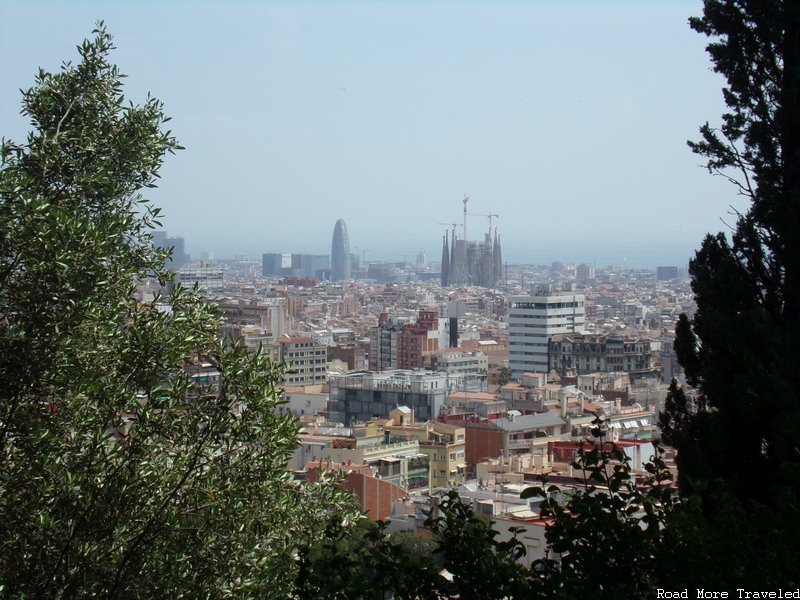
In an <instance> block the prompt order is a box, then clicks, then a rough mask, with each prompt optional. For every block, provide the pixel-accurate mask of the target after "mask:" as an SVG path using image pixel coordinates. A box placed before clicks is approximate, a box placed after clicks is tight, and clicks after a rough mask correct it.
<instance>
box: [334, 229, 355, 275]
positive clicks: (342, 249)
mask: <svg viewBox="0 0 800 600" xmlns="http://www.w3.org/2000/svg"><path fill="white" fill-rule="evenodd" d="M350 261H351V259H350V236H349V235H347V225H345V224H344V220H343V219H339V220H338V221H336V227H334V228H333V242H332V243H331V281H342V280H349V279H350Z"/></svg>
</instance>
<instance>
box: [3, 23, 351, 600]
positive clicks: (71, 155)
mask: <svg viewBox="0 0 800 600" xmlns="http://www.w3.org/2000/svg"><path fill="white" fill-rule="evenodd" d="M112 49H113V45H112V40H111V37H110V36H109V34H108V33H107V32H106V31H105V29H104V27H103V26H102V24H100V25H99V26H98V29H97V30H96V31H95V32H94V38H93V39H91V40H87V41H85V42H84V43H83V44H82V45H81V46H79V48H78V50H79V53H80V60H79V62H77V64H75V65H72V64H71V63H65V64H64V65H63V66H62V68H61V70H60V71H59V72H57V73H48V72H45V71H40V72H39V74H38V75H37V77H36V81H35V84H34V86H33V87H31V88H30V89H28V90H27V91H24V92H23V95H22V106H23V108H22V113H23V115H25V116H26V117H28V118H29V119H30V122H31V125H32V131H31V133H30V134H29V135H28V138H27V140H26V142H25V143H24V144H17V143H13V142H11V141H6V140H4V141H3V143H2V166H1V167H0V547H2V552H0V590H2V594H3V595H10V596H27V597H52V598H60V597H80V596H104V597H175V598H177V597H201V596H204V597H221V596H226V595H237V596H258V597H285V596H286V594H287V592H290V591H291V590H292V589H293V586H294V584H295V577H296V574H297V572H298V568H299V567H298V561H297V559H296V557H297V555H298V552H300V551H302V550H303V548H305V547H306V546H308V545H309V544H311V543H312V542H314V541H315V540H316V538H317V537H319V536H320V535H321V534H322V532H323V531H324V530H325V529H326V528H328V527H331V526H333V525H336V526H338V527H348V523H349V522H350V520H351V519H354V518H356V517H357V515H358V513H357V511H355V509H354V508H353V506H352V504H351V501H350V500H349V496H348V495H344V494H343V493H342V492H339V491H338V489H337V488H336V487H335V486H334V485H332V483H331V482H327V483H326V482H323V483H321V484H314V485H311V484H300V483H297V482H295V481H293V479H292V478H291V477H290V476H289V475H288V474H287V473H286V471H285V467H286V462H287V459H288V456H289V454H290V453H291V452H292V450H293V448H294V447H295V444H296V434H297V424H296V423H295V421H294V419H293V417H291V416H278V415H276V414H275V410H274V409H275V407H276V405H277V403H278V400H277V398H278V393H277V390H276V385H277V382H278V381H279V376H280V372H279V368H278V367H276V366H275V365H273V364H271V363H270V362H269V360H268V359H267V358H266V357H264V356H262V355H261V354H259V353H256V354H255V355H251V354H249V353H248V352H246V351H245V350H244V348H242V347H240V346H238V345H236V344H233V345H232V347H230V348H228V347H227V346H226V344H224V343H223V342H222V341H221V340H219V327H218V325H219V315H218V314H217V312H216V310H215V309H214V308H213V307H212V306H210V305H209V304H208V303H206V302H205V301H204V300H203V299H202V298H201V297H199V296H198V295H197V294H196V293H194V292H193V291H191V290H184V289H180V288H177V289H176V290H175V291H174V292H173V293H172V294H171V295H170V296H169V297H164V298H162V297H159V296H157V297H156V298H155V300H153V301H138V300H136V299H135V292H136V289H137V288H136V286H137V282H141V281H143V280H145V279H146V278H154V280H156V281H159V282H160V283H162V284H163V283H164V282H165V281H166V280H167V279H168V278H169V274H168V272H167V271H166V270H165V268H164V260H165V258H166V256H167V253H166V252H164V251H162V250H160V249H158V248H156V247H154V245H153V243H152V241H151V233H150V232H151V230H152V228H153V227H154V226H157V225H158V218H159V210H158V209H157V208H155V207H154V206H152V204H151V203H150V202H148V201H147V200H146V199H145V198H144V197H143V196H142V195H141V192H140V190H142V189H146V188H150V187H153V186H154V185H155V184H156V182H157V178H158V171H159V167H160V166H161V164H162V161H163V159H164V156H165V155H166V154H168V153H172V152H174V151H176V150H178V149H179V145H178V143H177V141H176V140H175V139H174V137H173V136H172V135H171V133H170V132H169V131H168V130H165V125H166V124H167V122H168V120H169V119H168V118H167V117H166V116H165V114H164V112H163V107H162V105H161V103H160V102H159V101H158V100H156V99H155V98H151V97H149V98H147V100H146V101H145V102H144V103H143V104H141V105H137V104H133V103H128V102H126V100H125V98H124V96H123V93H122V77H123V76H122V75H121V74H120V72H119V70H118V69H117V67H116V66H114V65H113V64H111V63H110V62H109V53H110V52H111V51H112ZM198 362H202V363H205V364H206V365H208V366H209V367H210V368H212V369H215V370H216V371H218V372H219V374H220V382H221V383H220V385H219V387H218V388H209V389H199V388H197V387H196V386H195V384H194V383H193V381H192V377H191V376H190V374H189V373H188V372H187V370H186V368H185V367H186V365H191V364H193V363H198ZM189 392H192V393H191V398H192V401H191V402H189V401H187V397H188V396H189V395H190V394H189ZM195 398H196V399H195Z"/></svg>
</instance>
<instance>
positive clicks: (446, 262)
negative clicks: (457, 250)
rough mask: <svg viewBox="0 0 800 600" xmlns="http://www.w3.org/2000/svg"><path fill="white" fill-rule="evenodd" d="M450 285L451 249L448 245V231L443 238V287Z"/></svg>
mask: <svg viewBox="0 0 800 600" xmlns="http://www.w3.org/2000/svg"><path fill="white" fill-rule="evenodd" d="M448 285H450V249H449V248H448V247H447V232H446V231H445V232H444V238H442V287H447V286H448Z"/></svg>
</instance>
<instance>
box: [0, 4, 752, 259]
mask: <svg viewBox="0 0 800 600" xmlns="http://www.w3.org/2000/svg"><path fill="white" fill-rule="evenodd" d="M143 7H144V8H145V9H144V10H143V9H142V8H143ZM701 10H702V3H701V2H700V1H699V0H692V1H689V0H686V1H684V0H671V1H669V2H667V1H661V2H653V3H647V4H646V5H644V4H643V3H635V2H629V1H621V0H620V1H607V2H598V3H588V2H579V1H571V2H564V3H558V4H555V3H547V2H530V3H516V2H499V3H488V2H442V3H417V2H412V3H402V4H400V3H380V2H379V3H370V4H366V3H358V2H334V3H320V2H298V3H288V2H270V3H250V2H233V3H226V4H222V3H216V2H209V3H204V4H201V5H198V6H195V5H189V4H188V3H185V2H176V3H163V4H159V3H154V2H144V3H140V4H137V5H125V4H119V5H105V4H102V3H94V2H74V3H73V2H70V3H67V2H55V3H44V2H36V1H34V2H15V1H7V2H4V3H3V4H2V5H0V74H1V75H2V77H0V79H1V80H2V84H3V85H2V90H1V91H0V122H2V131H0V135H2V136H4V137H6V138H9V139H12V140H14V141H17V142H21V141H24V136H25V132H26V129H27V127H28V124H27V123H26V122H25V120H24V119H22V118H21V117H20V116H19V115H18V111H19V102H20V95H19V91H18V90H19V89H20V88H23V89H24V88H27V87H29V86H30V85H32V83H33V78H34V76H35V73H36V72H37V69H38V68H39V67H40V66H41V67H43V68H45V69H47V70H51V71H53V70H57V69H58V68H59V65H60V64H61V62H62V61H69V60H72V61H74V60H75V59H76V57H77V53H76V51H75V46H76V45H77V44H79V43H80V42H81V41H82V40H83V39H84V38H86V37H90V35H91V30H92V28H93V27H94V23H95V21H97V20H98V19H104V20H105V22H106V25H107V27H108V30H109V32H110V33H111V34H112V35H113V36H114V38H115V43H116V45H117V47H118V49H117V50H116V51H115V52H114V53H113V54H112V60H113V61H114V62H116V63H117V64H118V65H119V67H120V69H121V71H122V72H123V73H125V74H127V75H128V78H127V79H126V81H125V84H126V87H125V93H126V96H127V97H128V99H129V100H131V101H133V102H137V103H138V102H141V101H143V100H144V98H145V97H146V95H147V92H148V91H152V93H153V94H154V95H155V96H156V97H158V98H159V99H161V100H163V101H164V103H165V110H166V112H167V113H168V114H169V115H171V116H172V117H173V121H172V122H171V123H170V125H171V126H172V127H173V132H174V134H175V135H176V136H177V137H178V139H179V140H180V142H181V143H182V144H183V145H184V146H185V147H186V150H185V151H182V152H179V153H178V155H177V156H174V157H169V158H168V160H167V161H166V163H165V165H164V168H163V170H162V179H161V181H160V189H158V190H154V191H153V193H152V194H151V197H152V198H153V200H154V201H155V203H156V204H157V205H158V206H160V207H162V208H163V211H164V215H165V217H164V220H163V222H164V227H165V229H168V230H169V231H170V232H171V233H172V234H174V235H177V236H181V237H183V238H184V239H185V240H186V250H187V252H188V253H190V254H193V255H195V256H197V255H199V254H200V253H201V252H203V251H210V252H213V253H214V255H216V256H218V257H225V256H233V255H234V254H235V253H237V252H245V253H247V255H248V256H250V257H253V258H256V257H258V256H260V255H261V254H262V253H265V252H309V253H321V252H326V253H327V251H328V250H327V249H328V248H330V227H331V223H333V222H335V221H336V220H337V219H339V218H341V219H343V220H344V221H345V222H347V224H348V229H349V233H350V243H351V248H352V251H353V252H354V253H357V254H359V255H361V256H364V257H365V258H366V259H367V260H391V259H396V260H401V259H403V257H407V259H408V258H410V257H413V256H414V255H415V254H416V253H418V252H425V253H426V254H427V255H428V257H429V260H434V259H436V258H437V257H438V255H439V253H440V249H441V239H442V235H443V234H444V232H445V230H446V229H448V228H447V227H446V226H442V225H441V223H447V222H453V221H459V222H460V220H461V214H460V208H461V207H460V204H461V198H462V197H463V196H464V195H465V194H466V195H469V196H470V198H471V201H470V208H471V209H472V208H473V207H474V211H475V212H476V213H479V214H491V213H494V214H497V215H499V217H498V218H497V225H498V226H499V227H500V228H501V231H502V232H503V240H502V243H503V259H504V261H505V262H508V263H512V264H521V263H526V264H547V263H549V262H552V261H563V262H589V263H595V264H597V265H598V266H601V265H606V264H623V265H629V266H648V267H655V266H658V265H664V264H677V265H685V264H686V261H687V260H688V259H689V258H690V257H691V255H692V253H693V251H694V250H695V249H696V248H698V247H699V245H700V243H701V241H702V238H703V236H704V234H705V233H706V232H712V233H715V232H717V231H720V230H723V231H724V230H726V228H727V226H726V224H725V221H728V222H732V221H733V220H734V219H733V217H731V216H730V212H731V208H730V207H731V206H733V207H734V208H742V204H741V199H740V198H738V197H737V196H736V194H735V190H734V189H732V187H731V186H729V185H728V184H726V183H725V182H724V181H723V180H722V179H721V178H713V177H710V176H709V175H708V173H707V172H705V170H704V169H702V168H699V166H698V165H699V164H700V163H701V160H700V159H699V158H698V157H695V156H694V155H692V153H691V152H690V151H689V149H688V148H687V147H686V143H685V142H686V140H687V139H697V138H698V136H699V134H698V127H699V126H700V125H701V124H702V123H704V122H705V121H706V120H708V121H710V122H711V123H712V125H713V124H717V123H719V121H720V119H719V115H720V114H721V112H722V111H723V110H724V105H723V101H722V94H721V91H720V88H721V87H722V83H723V82H722V79H721V78H720V77H719V76H717V75H715V74H713V73H711V72H710V70H709V62H708V59H707V57H706V54H705V52H704V46H705V45H706V43H707V40H706V39H704V38H703V37H702V36H700V35H698V34H696V33H694V32H692V31H691V30H690V29H689V27H688V25H687V18H688V17H689V16H691V15H697V14H700V12H701ZM486 226H487V224H486V222H485V219H482V218H481V217H480V216H474V217H470V231H469V233H468V235H467V238H468V239H472V240H480V239H481V238H482V233H483V232H484V230H485V229H486ZM458 233H459V236H461V235H463V233H462V232H458Z"/></svg>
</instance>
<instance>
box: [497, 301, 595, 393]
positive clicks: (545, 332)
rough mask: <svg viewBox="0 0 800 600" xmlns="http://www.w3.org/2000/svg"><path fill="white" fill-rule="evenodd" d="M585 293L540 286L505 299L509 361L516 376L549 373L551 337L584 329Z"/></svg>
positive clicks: (513, 374)
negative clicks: (525, 293) (535, 289)
mask: <svg viewBox="0 0 800 600" xmlns="http://www.w3.org/2000/svg"><path fill="white" fill-rule="evenodd" d="M584 299H585V297H584V295H583V294H575V293H574V292H552V291H549V290H547V289H541V290H538V291H537V292H536V294H535V295H532V296H510V297H509V298H508V364H509V367H510V369H511V372H512V376H513V377H515V378H518V377H520V376H521V375H522V374H523V373H528V372H533V373H549V372H550V363H549V360H548V346H549V342H550V338H551V337H552V336H554V335H556V334H559V333H575V332H579V331H583V329H584V327H585V323H586V309H585V308H584Z"/></svg>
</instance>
